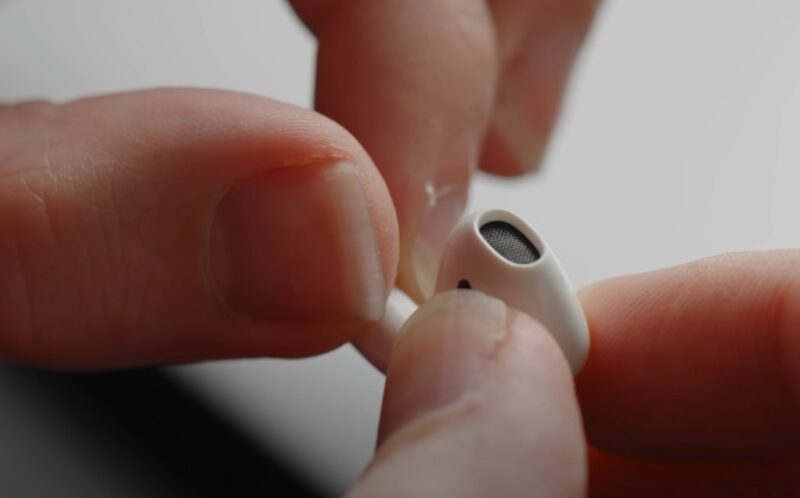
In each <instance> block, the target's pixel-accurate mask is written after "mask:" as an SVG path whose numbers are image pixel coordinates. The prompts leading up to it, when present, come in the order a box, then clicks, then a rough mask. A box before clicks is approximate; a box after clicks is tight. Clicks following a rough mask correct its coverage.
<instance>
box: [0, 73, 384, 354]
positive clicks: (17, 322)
mask: <svg viewBox="0 0 800 498" xmlns="http://www.w3.org/2000/svg"><path fill="white" fill-rule="evenodd" d="M396 230H397V228H396V221H395V216H394V211H393V208H392V204H391V200H390V198H389V195H388V191H387V190H386V187H385V185H384V184H383V181H382V179H381V177H380V175H379V174H378V172H377V170H376V169H375V167H374V165H373V164H372V162H371V161H370V159H369V157H368V156H367V155H366V153H365V152H364V151H363V149H362V148H361V147H360V146H359V145H358V143H357V142H356V141H355V140H354V139H353V138H352V137H351V136H350V135H349V134H348V133H347V132H346V131H344V129H342V128H341V127H339V126H338V125H336V124H335V123H333V122H332V121H330V120H329V119H327V118H324V117H322V116H320V115H319V114H316V113H314V112H311V111H306V110H302V109H299V108H295V107H293V106H290V105H287V104H282V103H279V102H275V101H273V100H269V99H265V98H260V97H256V96H252V95H244V94H237V93H232V92H222V91H207V90H189V89H162V90H153V91H145V92H133V93H127V94H120V95H113V96H106V97H98V98H91V99H84V100H80V101H76V102H72V103H69V104H65V105H50V104H26V105H18V106H11V107H6V108H1V107H0V358H9V359H13V360H18V361H29V362H35V363H40V364H45V365H48V366H59V367H84V368H85V367H119V366H129V365H140V364H148V363H162V362H167V361H186V360H199V359H208V358H214V357H227V356H245V355H247V356H255V355H265V354H267V355H281V356H297V355H305V354H312V353H319V352H322V351H325V350H327V349H330V348H333V347H335V346H338V345H340V344H342V343H344V342H346V341H347V340H349V339H350V337H352V336H353V335H354V334H355V333H356V332H357V331H358V330H359V324H361V325H362V326H363V323H365V322H366V321H369V320H375V319H377V318H379V317H380V316H381V313H382V309H383V300H384V297H385V295H386V294H387V293H388V290H389V286H390V285H391V283H392V282H393V280H394V268H395V265H396V250H394V249H393V248H394V247H395V246H396V245H397V235H396Z"/></svg>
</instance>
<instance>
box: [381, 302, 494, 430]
mask: <svg viewBox="0 0 800 498" xmlns="http://www.w3.org/2000/svg"><path fill="white" fill-rule="evenodd" d="M508 316H509V314H508V308H507V307H506V305H505V304H503V302H502V301H500V300H499V299H495V298H493V297H489V296H487V295H485V294H482V293H480V292H475V291H463V290H454V291H449V292H446V293H443V294H440V295H437V296H436V297H434V298H433V299H431V300H430V301H428V302H427V303H425V304H423V305H422V306H421V307H420V308H419V310H418V311H417V312H416V313H415V314H414V315H412V316H411V318H409V320H408V321H407V322H406V325H405V326H404V327H403V331H402V334H401V336H400V338H399V339H398V342H397V343H396V344H395V347H394V351H393V352H392V359H391V363H390V365H389V370H388V376H387V385H386V393H385V395H384V407H383V412H382V414H381V424H380V431H379V441H383V440H385V438H386V437H388V436H389V435H391V434H393V433H395V432H397V430H399V429H400V428H401V427H403V426H405V425H406V424H408V423H409V422H411V421H412V420H414V419H417V418H419V417H421V416H423V415H425V414H427V413H430V412H432V411H434V410H437V409H440V408H443V407H445V406H448V405H451V404H453V403H455V402H457V401H458V400H459V399H461V398H462V397H464V396H465V395H467V394H468V393H470V392H471V391H473V390H475V389H476V388H477V387H478V386H479V385H480V383H481V380H482V379H483V378H484V377H485V376H486V374H487V373H488V372H489V371H490V370H491V368H492V366H493V364H494V362H495V358H496V356H497V351H498V348H499V347H500V346H501V344H502V341H503V339H504V338H505V337H506V335H507V334H508V328H509V326H510V325H509V320H508Z"/></svg>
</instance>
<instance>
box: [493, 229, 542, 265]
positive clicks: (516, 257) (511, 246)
mask: <svg viewBox="0 0 800 498" xmlns="http://www.w3.org/2000/svg"><path fill="white" fill-rule="evenodd" d="M480 232H481V236H482V237H483V238H484V239H485V240H486V242H488V243H489V245H490V246H492V247H493V248H494V250H495V251H497V252H498V253H500V255H501V256H503V257H504V258H506V259H507V260H509V261H511V262H513V263H517V264H521V265H525V264H529V263H533V262H534V261H536V260H537V259H539V258H540V257H542V255H541V253H540V252H539V250H538V249H536V247H535V246H534V245H533V244H532V243H531V241H530V240H528V238H527V237H525V236H524V235H523V234H522V232H520V231H519V230H517V229H516V227H514V225H511V224H510V223H506V222H505V221H490V222H489V223H486V224H484V225H483V226H481V228H480Z"/></svg>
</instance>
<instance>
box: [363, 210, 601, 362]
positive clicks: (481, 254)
mask: <svg viewBox="0 0 800 498" xmlns="http://www.w3.org/2000/svg"><path fill="white" fill-rule="evenodd" d="M458 288H461V289H474V290H478V291H481V292H484V293H486V294H489V295H491V296H494V297H497V298H500V299H502V300H503V301H504V302H505V303H506V304H508V305H509V306H511V307H513V308H516V309H518V310H520V311H523V312H525V313H527V314H529V315H531V316H532V317H534V318H536V319H537V320H539V322H541V323H542V325H544V326H545V328H546V329H547V330H548V331H549V332H550V333H551V334H552V335H553V337H554V338H555V340H556V342H557V343H558V345H559V346H560V347H561V350H562V351H563V353H564V356H565V357H566V359H567V361H568V363H569V365H570V368H571V369H572V373H573V374H577V373H578V372H579V371H580V370H581V368H582V367H583V364H584V363H585V362H586V356H587V354H588V352H589V327H588V325H587V323H586V318H585V316H584V314H583V309H582V308H581V304H580V301H579V300H578V296H577V295H576V293H575V290H574V289H573V288H572V285H571V284H570V282H569V279H568V278H567V275H566V273H564V270H563V269H562V268H561V264H560V263H559V262H558V259H557V258H556V256H555V254H554V253H553V250H552V249H551V248H550V246H548V245H547V243H545V241H544V239H542V237H541V236H540V235H539V234H538V233H537V232H536V231H535V230H534V229H533V228H532V227H531V226H530V225H528V224H527V223H525V222H524V221H522V219H521V218H520V217H518V216H517V215H515V214H513V213H511V212H508V211H503V210H491V211H482V212H479V213H475V214H472V215H469V216H467V217H466V218H464V219H463V220H462V221H461V222H459V223H458V225H456V227H455V228H454V229H453V231H452V232H451V233H450V235H449V237H448V239H447V244H446V245H445V249H444V253H443V255H442V259H441V262H440V266H439V273H438V276H437V281H436V293H439V292H444V291H447V290H450V289H458ZM413 309H414V307H413V304H410V300H409V299H408V297H407V296H405V295H404V294H401V293H399V292H398V291H394V292H393V293H392V296H391V297H390V299H389V302H388V305H387V310H386V315H385V317H384V319H383V320H381V321H380V322H376V323H374V324H372V325H371V326H369V327H368V328H367V330H365V332H364V333H363V334H361V336H360V337H359V338H358V339H357V340H356V341H354V344H355V346H356V347H357V348H358V349H359V350H360V351H361V352H362V353H363V354H364V356H365V357H366V358H367V359H369V360H370V362H372V364H373V365H375V366H376V367H377V368H378V369H379V370H381V371H385V370H386V366H387V363H388V358H389V354H390V353H391V345H392V344H393V343H394V338H395V337H396V335H397V332H398V331H399V328H400V326H401V325H402V323H403V322H404V321H405V319H406V318H407V317H408V316H409V315H410V314H411V313H412V312H413Z"/></svg>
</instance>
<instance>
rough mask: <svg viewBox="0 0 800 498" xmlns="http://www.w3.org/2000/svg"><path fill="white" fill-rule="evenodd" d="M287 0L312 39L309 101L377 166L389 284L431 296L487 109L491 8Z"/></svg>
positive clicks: (491, 93) (448, 2)
mask: <svg viewBox="0 0 800 498" xmlns="http://www.w3.org/2000/svg"><path fill="white" fill-rule="evenodd" d="M292 5H293V6H294V8H295V10H296V11H297V12H298V14H299V15H300V17H301V18H302V19H303V21H304V22H305V23H306V24H307V25H308V26H309V27H310V28H311V30H312V31H314V33H315V34H316V36H317V38H318V40H319V51H318V55H317V77H316V78H317V82H316V97H315V108H316V109H317V110H319V111H320V112H322V113H323V114H325V115H327V116H329V117H332V118H333V119H334V120H336V121H337V122H338V123H341V124H342V125H343V126H345V127H346V128H347V129H348V131H350V132H351V133H353V135H355V137H356V138H357V139H358V140H359V142H360V143H361V144H363V145H364V147H365V148H366V150H367V152H369V154H370V156H371V157H372V159H373V160H374V161H375V163H376V165H377V166H378V168H379V169H380V171H381V174H382V175H383V177H384V178H385V180H386V183H387V185H388V186H389V190H390V192H391V194H392V199H393V200H394V203H395V207H396V210H397V215H398V219H399V224H400V242H401V245H400V268H399V274H398V284H399V285H400V286H401V287H402V288H403V289H404V290H405V291H406V292H408V293H409V295H411V296H412V297H413V298H415V299H417V300H419V299H420V298H421V297H423V296H429V295H430V294H431V293H432V291H433V287H434V283H435V282H434V279H435V278H436V268H437V266H438V258H439V255H440V253H441V250H442V248H443V247H444V243H445V239H446V237H447V235H448V233H449V232H450V230H451V229H452V227H453V226H454V225H455V223H456V222H457V221H458V219H459V218H460V217H461V215H462V212H463V209H464V205H465V202H466V196H467V189H468V185H469V180H470V176H471V174H472V172H473V171H474V170H475V169H476V168H477V166H478V162H479V159H480V148H481V144H482V142H483V135H484V132H485V129H486V127H487V126H488V122H489V118H490V115H491V112H492V109H493V104H494V99H495V90H496V80H497V61H496V42H495V33H494V27H493V21H492V14H491V12H490V11H489V8H488V7H487V6H486V4H485V2H484V1H483V0H435V1H425V2H409V1H407V0H382V1H379V2H345V1H334V0H329V1H327V2H309V1H303V0H293V1H292Z"/></svg>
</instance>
